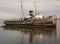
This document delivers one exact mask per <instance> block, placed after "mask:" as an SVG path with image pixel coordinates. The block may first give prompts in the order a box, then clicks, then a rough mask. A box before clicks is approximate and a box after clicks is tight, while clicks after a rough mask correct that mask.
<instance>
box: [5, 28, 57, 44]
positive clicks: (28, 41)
mask: <svg viewBox="0 0 60 44" xmlns="http://www.w3.org/2000/svg"><path fill="white" fill-rule="evenodd" d="M4 29H5V30H10V29H11V30H17V31H19V33H20V44H51V42H52V41H54V40H55V39H56V37H57V31H56V29H55V28H46V29H40V28H39V29H38V28H35V29H25V28H4Z"/></svg>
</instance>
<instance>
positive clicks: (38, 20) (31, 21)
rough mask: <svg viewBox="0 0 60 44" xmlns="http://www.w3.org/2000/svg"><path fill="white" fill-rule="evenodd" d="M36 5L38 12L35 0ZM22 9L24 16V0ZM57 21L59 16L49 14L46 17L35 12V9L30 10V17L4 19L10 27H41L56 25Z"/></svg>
mask: <svg viewBox="0 0 60 44" xmlns="http://www.w3.org/2000/svg"><path fill="white" fill-rule="evenodd" d="M34 5H35V13H36V2H35V0H34ZM21 9H22V16H23V5H22V0H21ZM56 21H57V16H56V15H53V16H48V17H45V16H43V15H42V14H41V13H40V14H34V11H32V10H30V11H29V17H28V18H24V19H23V20H22V19H21V20H19V21H11V20H9V21H8V20H7V21H4V24H5V25H6V26H9V27H12V26H14V27H27V28H28V27H30V28H31V27H32V28H35V27H37V28H40V27H42V28H43V27H56Z"/></svg>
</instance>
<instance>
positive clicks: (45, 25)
mask: <svg viewBox="0 0 60 44" xmlns="http://www.w3.org/2000/svg"><path fill="white" fill-rule="evenodd" d="M4 27H20V28H51V27H53V28H56V24H39V25H37V24H7V23H6V25H5V26H4Z"/></svg>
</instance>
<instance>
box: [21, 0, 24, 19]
mask: <svg viewBox="0 0 60 44" xmlns="http://www.w3.org/2000/svg"><path fill="white" fill-rule="evenodd" d="M21 13H22V17H23V18H24V14H23V4H22V0H21Z"/></svg>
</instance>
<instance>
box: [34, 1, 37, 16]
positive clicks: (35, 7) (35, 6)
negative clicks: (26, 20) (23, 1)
mask: <svg viewBox="0 0 60 44" xmlns="http://www.w3.org/2000/svg"><path fill="white" fill-rule="evenodd" d="M34 6H35V15H36V13H37V11H36V0H34Z"/></svg>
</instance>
